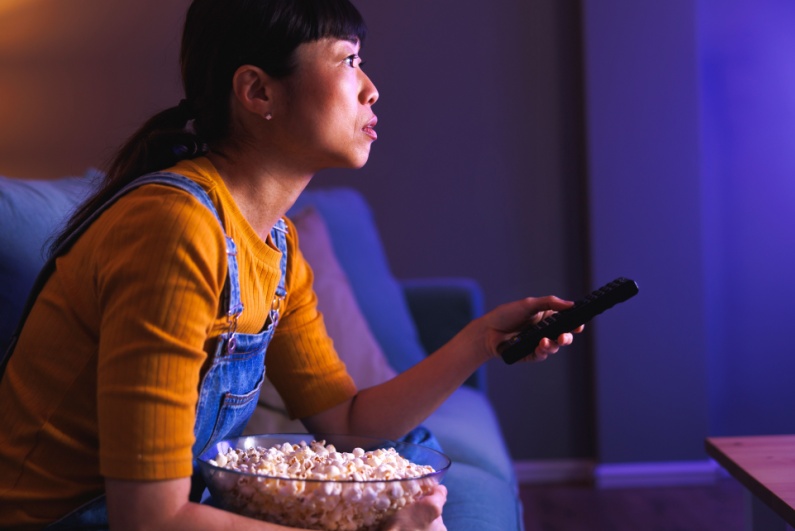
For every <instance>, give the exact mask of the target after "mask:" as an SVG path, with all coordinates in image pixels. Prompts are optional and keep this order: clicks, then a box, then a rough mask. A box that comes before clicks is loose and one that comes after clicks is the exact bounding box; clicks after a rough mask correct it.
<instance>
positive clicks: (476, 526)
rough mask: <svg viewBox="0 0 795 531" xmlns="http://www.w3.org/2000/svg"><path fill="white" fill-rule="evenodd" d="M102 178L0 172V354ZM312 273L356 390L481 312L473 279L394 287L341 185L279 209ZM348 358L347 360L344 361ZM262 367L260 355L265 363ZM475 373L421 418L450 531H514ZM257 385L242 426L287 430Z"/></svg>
mask: <svg viewBox="0 0 795 531" xmlns="http://www.w3.org/2000/svg"><path fill="white" fill-rule="evenodd" d="M99 177H100V175H99V173H98V172H96V171H93V170H92V171H89V172H87V173H86V175H83V176H78V177H61V178H57V179H53V180H22V179H14V178H9V177H0V288H1V289H0V348H2V349H3V350H5V346H6V344H7V342H8V340H9V337H10V335H11V333H12V332H13V329H14V327H15V325H16V321H17V320H18V317H19V314H20V312H21V310H22V306H23V304H24V302H25V299H26V295H27V292H28V290H29V289H30V287H31V285H32V283H33V281H34V278H35V275H36V272H37V271H38V270H39V268H40V267H41V265H42V263H43V261H44V248H45V246H46V243H47V240H48V238H49V237H50V235H51V234H52V233H53V231H54V229H55V228H56V227H58V226H59V225H60V224H61V223H63V221H64V220H65V218H66V217H67V215H68V213H69V212H70V210H71V209H72V208H74V206H75V205H76V204H77V203H78V202H79V201H80V200H81V199H82V198H83V197H84V196H85V195H86V194H87V193H88V191H89V190H90V189H91V187H92V186H93V184H94V183H95V182H96V180H97V179H98V178H99ZM288 214H289V215H290V217H291V219H293V221H294V222H295V223H296V225H297V226H298V229H299V235H300V248H301V251H302V252H303V253H304V254H305V255H306V257H307V260H308V261H309V263H310V264H311V265H312V267H313V270H314V271H315V276H316V278H315V285H316V290H317V291H318V298H319V304H320V309H321V311H322V312H323V314H324V318H325V320H326V325H327V328H328V329H329V334H330V335H331V337H332V339H333V340H334V342H335V344H336V345H337V348H338V350H339V351H340V353H341V356H342V357H343V360H344V361H345V362H346V364H347V366H348V368H349V370H350V372H351V374H352V376H353V377H354V380H356V382H357V384H358V385H359V386H360V387H363V386H367V385H373V384H375V383H378V382H379V381H382V380H384V379H386V378H389V377H390V376H391V375H393V374H395V373H396V372H399V371H403V370H405V369H407V368H408V367H410V366H412V365H413V364H415V363H417V362H418V361H420V360H421V359H422V357H423V356H426V355H428V353H429V352H433V351H434V350H435V349H436V348H437V347H438V346H440V345H441V344H443V343H444V342H445V341H447V340H448V339H449V338H450V337H451V336H452V335H453V334H454V333H455V332H456V331H457V330H458V329H460V328H461V327H462V326H463V325H464V324H465V323H466V322H468V321H469V320H470V319H472V318H473V317H476V316H477V315H478V314H479V313H480V312H481V311H482V296H481V293H480V291H479V288H478V286H477V284H476V283H475V282H473V281H471V280H469V279H462V278H433V279H417V280H409V281H400V280H398V279H396V278H394V276H393V275H392V273H391V271H390V269H389V265H388V263H387V259H386V254H385V252H384V249H383V247H382V243H381V240H380V238H379V235H378V232H377V228H376V225H375V223H374V219H373V216H372V212H371V210H370V208H369V206H368V205H367V203H366V201H365V200H364V198H363V197H362V195H361V194H359V193H358V192H356V191H355V190H353V189H350V188H329V189H310V190H307V191H306V192H305V193H304V194H303V195H302V196H301V198H300V199H299V201H298V202H297V203H296V205H295V206H294V207H293V208H292V209H291V211H290V212H289V213H288ZM346 356H347V357H346ZM266 365H267V360H266ZM484 370H485V369H481V370H480V371H479V372H478V373H476V374H475V375H473V377H472V378H470V379H469V381H467V382H466V384H465V385H464V386H462V387H461V388H460V389H458V390H457V391H456V392H455V393H453V395H452V396H451V397H450V398H449V399H448V400H447V401H446V402H445V403H444V404H443V405H442V406H441V407H440V408H439V409H438V410H437V411H436V412H435V413H434V414H433V415H432V416H431V417H430V418H428V419H427V421H426V422H425V423H424V425H425V426H426V427H427V428H429V429H430V430H431V432H432V433H433V434H434V435H435V436H436V438H437V439H438V441H439V442H440V444H441V446H442V448H443V450H444V451H445V453H446V454H447V455H449V456H450V458H451V459H452V461H453V464H452V466H451V468H450V470H449V472H448V474H447V475H446V477H445V481H444V482H445V484H446V485H447V487H448V491H449V494H448V503H447V505H446V506H445V510H444V519H445V523H446V525H447V527H448V529H449V530H450V531H512V530H521V529H522V528H523V524H522V506H521V502H520V501H519V499H518V493H517V492H518V489H517V482H516V477H515V475H514V471H513V465H512V461H511V459H510V456H509V454H508V451H507V447H506V445H505V442H504V439H503V437H502V434H501V431H500V427H499V424H498V422H497V419H496V416H495V414H494V411H493V409H492V406H491V404H490V403H489V401H488V399H487V396H486V393H485V385H486V384H485V376H484V372H483V371H484ZM296 429H301V426H300V424H296V421H293V420H290V419H289V417H287V415H286V413H285V412H284V409H283V404H281V403H280V398H279V397H278V394H277V393H276V392H275V391H274V390H273V388H272V386H269V384H268V383H267V382H266V386H265V387H264V388H263V391H262V394H261V397H260V407H258V409H257V413H256V414H255V415H254V417H253V418H252V421H251V423H250V424H249V426H248V428H247V430H248V431H249V432H257V433H265V432H272V431H295V430H296Z"/></svg>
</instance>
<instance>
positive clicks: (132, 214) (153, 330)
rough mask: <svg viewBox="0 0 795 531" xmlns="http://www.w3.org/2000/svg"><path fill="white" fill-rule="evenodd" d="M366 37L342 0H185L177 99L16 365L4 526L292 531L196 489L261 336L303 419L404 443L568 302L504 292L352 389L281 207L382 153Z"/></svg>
mask: <svg viewBox="0 0 795 531" xmlns="http://www.w3.org/2000/svg"><path fill="white" fill-rule="evenodd" d="M364 36H365V28H364V24H363V22H362V19H361V17H360V15H359V13H358V11H357V10H356V9H355V8H354V7H353V6H352V5H351V4H349V3H348V1H347V0H257V1H254V0H248V1H246V0H234V1H233V0H195V1H194V2H193V4H192V5H191V7H190V9H189V11H188V15H187V19H186V23H185V28H184V33H183V41H182V53H181V65H182V75H183V85H184V90H185V99H184V100H183V101H182V102H181V103H180V104H179V105H178V106H176V107H173V108H170V109H167V110H166V111H163V112H161V113H160V114H158V115H156V116H154V117H153V118H152V119H150V121H149V122H147V123H146V124H145V125H144V126H143V127H142V129H141V130H139V131H138V132H137V133H136V134H135V135H134V136H133V137H132V138H131V140H130V141H128V143H127V144H126V145H125V146H124V147H122V149H121V150H120V151H119V153H118V155H117V157H116V158H115V160H114V161H113V163H112V165H111V167H110V168H109V171H108V175H107V179H106V181H105V183H104V185H103V186H102V188H101V189H100V190H98V191H97V193H96V194H95V195H94V196H93V197H92V198H90V199H89V200H88V201H87V202H86V203H85V204H84V205H83V206H82V208H81V209H80V210H79V211H78V212H77V213H76V214H75V216H74V217H73V218H72V219H71V221H70V223H69V225H68V227H67V228H66V230H65V231H64V233H63V234H61V235H60V236H59V238H58V239H57V241H56V244H55V245H54V251H53V254H54V256H55V257H56V260H55V261H54V265H53V266H52V267H51V273H50V274H49V276H46V277H45V280H46V282H45V283H43V285H42V286H40V290H39V291H38V297H37V298H36V299H35V304H33V305H32V307H31V308H30V311H29V314H28V316H27V319H26V321H25V325H24V327H23V328H22V331H21V334H20V335H19V336H18V340H17V343H16V347H15V348H14V351H13V356H11V357H10V358H8V360H7V367H6V370H5V373H4V375H3V377H2V380H0V418H3V419H6V420H5V421H4V422H5V424H6V425H5V426H4V427H3V430H0V527H6V526H8V527H14V528H25V527H30V528H37V527H44V526H48V525H52V526H53V528H57V527H58V526H60V527H61V528H64V527H67V526H69V525H89V524H100V525H102V524H105V523H106V522H105V519H106V518H107V519H108V520H109V523H110V525H111V527H113V528H114V529H126V528H130V529H137V528H142V527H148V528H152V529H161V528H162V529H181V528H186V529H205V528H206V529H225V528H234V529H248V528H251V529H279V528H280V527H279V526H276V525H272V524H268V523H264V522H259V521H254V520H251V519H248V518H244V517H241V516H237V515H234V514H231V513H228V512H224V511H219V510H217V509H215V508H213V507H211V506H209V505H203V504H200V503H196V501H197V500H198V499H199V496H200V489H194V491H193V492H192V489H191V485H192V481H191V475H192V472H193V468H192V466H193V458H194V456H195V455H198V454H199V453H201V452H202V450H203V449H204V448H207V447H209V446H210V445H211V444H212V443H213V442H215V441H217V440H219V439H221V438H226V437H230V436H234V435H236V434H238V433H239V432H240V430H242V428H243V426H244V425H245V422H246V421H247V419H248V416H249V415H250V413H251V409H252V408H253V407H254V404H255V403H256V396H257V393H258V391H259V385H260V384H261V382H262V378H263V372H264V367H265V364H264V357H265V349H266V347H267V352H268V356H267V362H268V363H267V370H268V375H269V377H270V378H271V380H272V381H273V382H274V384H275V385H276V386H277V388H278V389H279V392H280V393H281V394H282V396H283V398H284V400H285V403H286V404H287V405H288V407H289V408H290V411H291V414H293V415H294V416H296V417H298V418H301V420H302V421H303V423H304V424H305V425H306V427H307V428H308V429H309V431H313V432H321V433H322V432H325V433H355V434H361V435H376V436H380V437H387V438H393V439H395V438H400V437H402V436H404V435H405V434H406V433H407V432H409V431H411V430H412V429H413V428H414V427H416V426H417V425H418V424H419V423H420V422H421V421H422V420H423V419H425V418H426V417H427V416H428V415H429V414H430V413H431V412H432V411H434V409H435V408H436V407H437V406H438V405H439V404H441V403H442V402H443V401H444V400H445V398H446V397H447V396H448V395H449V394H450V393H451V392H452V391H453V390H455V389H456V388H457V387H458V386H460V385H461V384H462V383H463V382H464V380H465V379H466V378H467V377H468V376H469V375H470V374H471V373H472V372H474V371H475V370H476V369H477V368H478V367H479V366H480V365H481V364H482V363H484V362H486V361H487V360H489V359H491V358H493V357H495V356H497V349H498V345H499V344H500V343H502V342H503V341H505V340H506V339H508V338H510V337H511V336H512V335H514V334H515V333H516V331H517V330H518V329H519V328H521V327H522V326H524V325H526V324H528V323H530V322H534V321H537V320H539V319H541V318H543V317H544V316H545V315H546V312H549V311H555V310H561V309H564V308H567V307H569V306H570V304H571V303H569V302H565V301H562V300H560V299H557V298H555V297H545V298H540V299H523V300H520V301H517V302H514V303H510V304H506V305H503V306H501V307H499V308H497V309H495V310H494V311H492V312H490V313H489V314H487V315H485V316H484V317H482V318H480V319H477V320H476V321H474V322H472V323H471V324H470V325H468V326H467V327H466V328H464V330H462V331H461V332H460V333H459V334H458V335H457V336H456V337H455V338H454V339H452V340H451V341H450V343H449V344H447V345H445V346H444V347H442V348H441V349H440V350H439V351H438V352H436V353H434V355H433V356H430V357H428V358H427V359H426V360H424V361H423V362H421V363H420V364H418V365H417V366H415V367H414V368H412V369H410V370H408V371H406V372H405V373H403V374H401V375H399V376H397V377H396V378H394V379H393V380H391V381H389V382H386V383H384V384H382V385H379V386H376V387H373V388H369V389H364V390H357V389H356V388H355V386H354V384H353V383H352V381H351V379H350V377H349V376H348V375H347V373H346V372H345V368H344V365H343V364H342V363H341V362H340V361H339V359H338V358H337V356H336V353H335V352H334V350H333V347H332V345H331V342H330V340H329V339H328V337H327V335H326V333H325V329H324V327H323V323H322V318H321V316H320V315H319V313H318V311H317V307H316V301H315V295H314V293H313V291H312V287H311V271H310V269H309V266H308V265H307V264H306V262H305V261H304V259H303V257H302V256H301V254H300V251H299V249H298V245H297V236H296V234H295V230H294V227H293V226H292V224H291V223H290V222H289V220H286V219H284V214H285V212H287V210H288V209H289V208H290V206H291V205H292V204H293V202H294V201H295V200H296V198H297V197H298V195H299V194H300V193H301V191H302V190H303V189H304V188H305V187H306V185H307V184H308V182H309V180H310V179H311V178H312V176H313V175H314V174H315V173H316V172H317V171H319V170H321V169H323V168H329V167H347V168H358V167H361V166H362V165H364V164H365V162H366V161H367V159H368V156H369V152H370V146H371V144H372V142H373V141H374V140H375V139H376V133H375V129H374V128H375V125H376V117H375V114H373V110H372V106H373V104H374V103H375V102H376V101H377V99H378V92H377V91H376V88H375V86H374V85H373V84H372V82H371V81H370V79H369V78H368V77H367V75H366V74H365V73H364V72H363V71H362V69H361V59H360V57H359V50H360V47H361V43H362V41H363V39H364ZM153 172H155V173H153ZM142 176H143V177H142ZM131 183H132V184H131ZM277 324H278V326H277ZM571 340H572V337H571V334H564V335H563V336H561V337H560V338H559V339H558V341H556V342H550V341H548V340H544V341H543V342H542V343H541V344H540V345H539V346H538V347H537V349H536V351H535V355H536V357H537V358H539V359H543V358H545V357H546V356H548V355H550V354H552V353H554V352H556V351H557V349H558V348H559V347H560V346H563V345H567V344H569V343H570V342H571ZM409 389H410V390H411V392H407V390H409ZM229 396H232V397H233V399H232V400H231V402H232V403H231V404H227V403H225V402H224V401H223V398H224V397H229ZM193 484H194V485H199V484H198V483H197V482H194V483H193ZM199 486H200V485H199ZM445 497H446V491H445V489H444V487H439V488H437V489H436V490H435V491H434V492H433V493H432V494H431V495H429V496H427V497H426V498H424V499H423V500H421V501H420V502H419V503H417V504H415V505H413V506H411V507H410V508H408V509H404V510H403V511H400V512H399V513H398V515H397V516H396V517H395V518H394V519H393V520H392V521H390V522H389V523H388V524H386V526H385V529H444V524H443V522H442V518H441V511H442V505H443V504H444V501H445Z"/></svg>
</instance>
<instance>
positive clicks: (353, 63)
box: [345, 54, 364, 68]
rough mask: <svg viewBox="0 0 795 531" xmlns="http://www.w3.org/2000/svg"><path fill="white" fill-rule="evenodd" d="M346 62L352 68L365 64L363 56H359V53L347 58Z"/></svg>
mask: <svg viewBox="0 0 795 531" xmlns="http://www.w3.org/2000/svg"><path fill="white" fill-rule="evenodd" d="M345 64H347V65H348V66H350V67H351V68H356V67H357V66H362V64H364V61H362V58H361V57H359V56H358V55H356V54H353V55H349V56H348V57H346V58H345Z"/></svg>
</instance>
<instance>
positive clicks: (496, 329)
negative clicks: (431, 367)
mask: <svg viewBox="0 0 795 531" xmlns="http://www.w3.org/2000/svg"><path fill="white" fill-rule="evenodd" d="M572 306H574V303H573V302H572V301H565V300H563V299H560V298H558V297H555V296H553V295H550V296H547V297H537V298H533V297H528V298H526V299H521V300H518V301H514V302H509V303H507V304H503V305H500V306H498V307H497V308H495V309H494V310H492V311H490V312H489V313H487V314H486V315H484V316H483V317H481V318H480V319H477V320H475V321H474V322H473V323H472V325H474V326H481V327H484V329H482V330H481V331H480V334H481V337H482V343H483V349H484V351H485V353H486V356H488V357H496V356H498V355H499V351H500V346H501V345H502V344H503V343H504V342H505V341H507V340H509V339H511V338H512V337H513V336H515V335H516V334H517V333H518V332H519V331H520V330H521V329H522V328H524V327H526V326H528V325H533V324H536V323H538V322H540V321H542V320H543V319H546V318H547V317H549V316H550V315H552V314H553V313H555V312H559V311H561V310H565V309H567V308H571V307H572ZM582 330H583V327H582V326H580V327H579V328H577V329H576V330H573V331H572V332H571V333H565V334H561V335H560V336H559V337H558V338H557V340H555V341H553V340H551V339H547V338H544V339H542V340H541V341H540V342H539V343H538V346H537V347H536V348H535V351H534V355H532V356H527V357H525V358H523V359H522V361H541V360H545V359H547V357H549V356H550V355H552V354H555V353H556V352H557V351H558V350H559V349H560V347H563V346H566V345H570V344H571V342H572V341H573V340H574V336H573V334H576V333H579V332H581V331H582Z"/></svg>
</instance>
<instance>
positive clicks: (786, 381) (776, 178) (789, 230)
mask: <svg viewBox="0 0 795 531" xmlns="http://www.w3.org/2000/svg"><path fill="white" fill-rule="evenodd" d="M701 9H702V12H701V28H700V35H701V37H702V61H703V62H702V67H703V70H702V74H703V76H702V82H703V86H702V95H703V101H702V103H703V117H704V121H703V128H704V130H703V133H704V137H703V147H704V162H705V172H704V173H705V176H704V178H705V180H704V182H705V186H704V205H705V231H706V232H705V236H706V237H705V241H706V248H705V253H706V257H705V260H706V263H707V290H708V299H709V301H710V310H709V311H710V316H709V317H710V321H709V323H710V325H709V326H710V334H709V335H710V337H711V338H712V340H711V342H710V350H711V355H710V362H711V364H710V368H711V372H712V381H711V401H712V416H713V421H714V422H713V424H714V427H715V430H716V431H719V432H724V433H755V432H758V433H771V432H784V431H791V430H792V429H795V419H793V420H791V419H790V418H789V417H790V415H782V414H781V413H782V411H784V410H792V407H794V406H795V390H793V387H792V386H791V380H792V376H793V375H795V344H793V342H792V337H791V334H789V333H788V330H789V328H790V327H791V326H792V325H791V316H792V315H793V312H792V310H791V304H790V302H789V301H790V300H792V298H793V297H795V279H793V274H792V272H793V271H795V220H793V213H795V62H794V61H793V57H795V31H794V30H793V28H795V4H793V3H792V2H790V1H786V0H728V1H727V0H703V1H702V3H701Z"/></svg>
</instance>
